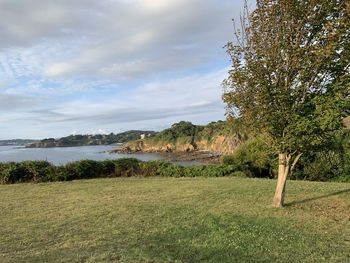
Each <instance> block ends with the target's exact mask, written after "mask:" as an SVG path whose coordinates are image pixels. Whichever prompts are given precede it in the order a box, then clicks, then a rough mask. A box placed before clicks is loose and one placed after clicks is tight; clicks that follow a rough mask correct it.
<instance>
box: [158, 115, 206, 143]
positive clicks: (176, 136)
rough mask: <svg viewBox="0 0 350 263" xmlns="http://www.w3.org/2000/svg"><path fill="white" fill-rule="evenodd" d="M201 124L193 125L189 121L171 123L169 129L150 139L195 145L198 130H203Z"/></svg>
mask: <svg viewBox="0 0 350 263" xmlns="http://www.w3.org/2000/svg"><path fill="white" fill-rule="evenodd" d="M203 128H204V127H203V126H198V125H194V124H192V123H191V122H187V121H181V122H179V123H175V124H173V125H172V126H171V127H170V128H169V129H165V130H164V131H162V132H160V133H158V134H157V135H155V136H154V137H153V138H152V139H151V141H153V142H155V143H158V142H165V143H172V144H176V143H179V144H186V143H189V144H193V146H195V145H194V144H195V138H196V136H197V135H198V133H199V132H200V131H202V130H203Z"/></svg>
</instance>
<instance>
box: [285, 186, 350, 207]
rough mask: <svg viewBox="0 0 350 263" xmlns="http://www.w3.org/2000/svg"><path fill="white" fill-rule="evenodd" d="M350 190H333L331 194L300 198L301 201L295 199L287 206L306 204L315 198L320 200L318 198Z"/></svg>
mask: <svg viewBox="0 0 350 263" xmlns="http://www.w3.org/2000/svg"><path fill="white" fill-rule="evenodd" d="M349 192H350V188H349V189H344V190H340V191H336V192H333V193H329V194H326V195H320V196H315V197H311V198H306V199H304V200H300V201H293V202H290V203H287V204H285V206H294V205H299V204H304V203H307V202H311V201H315V200H318V199H323V198H327V197H330V196H334V195H340V194H345V193H349Z"/></svg>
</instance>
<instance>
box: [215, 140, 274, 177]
mask: <svg viewBox="0 0 350 263" xmlns="http://www.w3.org/2000/svg"><path fill="white" fill-rule="evenodd" d="M222 163H223V164H224V165H230V166H232V167H233V169H234V170H236V171H242V172H244V173H245V174H246V175H248V176H249V177H268V178H272V177H274V175H275V174H276V172H275V170H274V169H275V167H277V160H276V158H275V157H274V153H273V150H272V148H271V146H270V143H269V138H268V137H267V136H265V135H260V136H258V137H253V138H250V139H248V140H247V141H246V142H244V143H243V144H241V145H240V146H238V147H237V149H236V150H235V152H234V153H233V154H231V155H226V156H224V157H223V158H222Z"/></svg>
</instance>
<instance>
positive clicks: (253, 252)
mask: <svg viewBox="0 0 350 263" xmlns="http://www.w3.org/2000/svg"><path fill="white" fill-rule="evenodd" d="M274 187H275V181H273V180H262V179H247V178H234V177H232V178H224V177H223V178H115V179H94V180H80V181H73V182H62V183H42V184H16V185H2V186H0V196H1V201H0V213H1V214H0V262H2V263H6V262H327V263H328V262H350V184H341V183H317V182H303V181H289V182H288V186H287V206H286V207H285V208H283V209H276V208H273V207H272V206H271V205H270V204H271V200H272V196H273V191H274Z"/></svg>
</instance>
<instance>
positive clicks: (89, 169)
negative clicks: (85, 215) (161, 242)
mask: <svg viewBox="0 0 350 263" xmlns="http://www.w3.org/2000/svg"><path fill="white" fill-rule="evenodd" d="M236 172H237V170H236V167H235V166H233V165H198V166H189V167H183V166H181V165H177V164H174V163H170V162H166V161H147V162H142V161H139V160H138V159H135V158H122V159H116V160H105V161H92V160H82V161H76V162H71V163H68V164H66V165H60V166H53V165H51V164H50V163H48V162H46V161H26V162H21V163H14V162H11V163H0V183H1V184H13V183H20V182H46V181H71V180H78V179H91V178H102V177H104V178H105V177H130V176H145V177H148V176H159V177H199V176H205V177H220V176H230V175H239V176H241V174H239V173H238V174H237V173H236Z"/></svg>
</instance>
